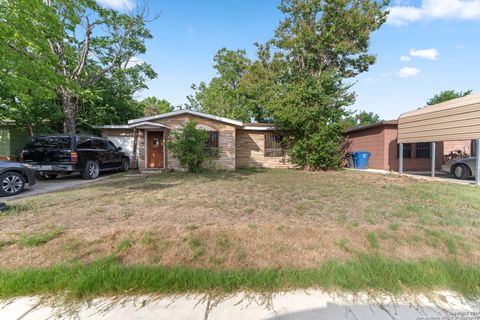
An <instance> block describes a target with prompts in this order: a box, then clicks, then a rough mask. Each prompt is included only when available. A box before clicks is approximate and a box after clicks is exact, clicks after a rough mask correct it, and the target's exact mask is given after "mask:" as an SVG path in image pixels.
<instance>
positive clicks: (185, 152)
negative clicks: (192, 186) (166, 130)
mask: <svg viewBox="0 0 480 320" xmlns="http://www.w3.org/2000/svg"><path fill="white" fill-rule="evenodd" d="M172 136H173V139H172V140H171V141H169V143H168V148H169V149H170V150H172V152H173V155H174V156H175V158H177V159H178V161H179V162H180V165H181V166H182V167H183V168H185V169H187V171H188V172H198V171H199V170H200V168H201V165H202V163H203V161H204V160H205V158H206V154H205V150H204V149H205V144H206V142H207V139H208V133H207V131H206V130H204V129H198V128H197V122H196V121H194V120H190V121H188V122H187V123H186V124H185V126H183V128H182V129H179V130H175V131H173V132H172Z"/></svg>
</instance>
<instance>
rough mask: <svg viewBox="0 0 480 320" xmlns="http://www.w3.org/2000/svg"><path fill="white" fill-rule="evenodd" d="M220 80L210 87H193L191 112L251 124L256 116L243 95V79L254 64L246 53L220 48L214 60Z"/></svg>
mask: <svg viewBox="0 0 480 320" xmlns="http://www.w3.org/2000/svg"><path fill="white" fill-rule="evenodd" d="M213 60H214V66H213V67H214V68H215V69H216V70H217V77H214V78H213V79H212V80H211V81H210V82H209V83H208V84H207V83H205V82H201V83H200V84H199V85H192V89H193V90H194V95H193V96H189V97H188V100H189V103H188V106H187V108H188V109H194V110H198V111H201V112H205V113H210V114H214V115H217V116H221V117H226V118H231V119H237V120H241V121H249V120H250V118H251V117H254V116H255V114H254V112H253V110H251V109H250V108H249V106H248V104H247V102H246V97H245V94H244V93H243V92H242V88H241V81H242V77H243V76H244V75H245V74H246V73H247V72H248V69H249V67H250V65H251V61H250V60H249V59H248V58H247V57H246V52H245V50H236V51H232V50H227V49H226V48H222V49H220V50H219V51H218V52H217V54H216V55H215V57H214V59H213Z"/></svg>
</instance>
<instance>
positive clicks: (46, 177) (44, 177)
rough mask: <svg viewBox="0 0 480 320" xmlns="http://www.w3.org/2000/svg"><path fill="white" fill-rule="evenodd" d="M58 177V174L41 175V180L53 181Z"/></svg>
mask: <svg viewBox="0 0 480 320" xmlns="http://www.w3.org/2000/svg"><path fill="white" fill-rule="evenodd" d="M57 176H58V174H54V173H52V174H42V178H43V180H53V179H56V178H57Z"/></svg>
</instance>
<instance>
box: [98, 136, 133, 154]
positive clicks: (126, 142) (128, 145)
mask: <svg viewBox="0 0 480 320" xmlns="http://www.w3.org/2000/svg"><path fill="white" fill-rule="evenodd" d="M106 138H107V139H109V140H110V141H112V142H113V143H114V144H115V145H116V146H117V147H121V148H122V150H123V151H124V152H126V153H127V154H128V156H129V157H130V159H132V158H133V137H125V136H106ZM137 159H138V149H137Z"/></svg>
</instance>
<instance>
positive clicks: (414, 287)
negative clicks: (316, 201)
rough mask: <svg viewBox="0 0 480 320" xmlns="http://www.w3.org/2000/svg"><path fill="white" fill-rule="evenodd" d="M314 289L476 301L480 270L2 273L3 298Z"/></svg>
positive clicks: (406, 266) (383, 265)
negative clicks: (437, 293)
mask: <svg viewBox="0 0 480 320" xmlns="http://www.w3.org/2000/svg"><path fill="white" fill-rule="evenodd" d="M311 287H318V288H322V289H325V290H336V289H343V290H348V291H353V292H358V291H360V290H362V291H363V290H375V291H379V292H389V293H400V292H402V291H404V290H406V291H408V292H411V291H414V292H428V291H432V290H442V289H449V290H453V291H456V292H458V293H460V294H463V295H465V296H468V297H476V296H479V295H480V268H479V267H478V266H464V265H462V264H460V263H459V262H456V261H438V260H424V261H419V262H404V261H397V260H388V259H385V258H382V257H380V256H378V255H359V256H356V257H355V258H352V259H351V260H349V261H347V262H338V261H329V262H325V263H323V264H322V265H321V266H319V267H318V268H315V269H278V268H277V269H262V270H251V269H244V270H232V271H223V270H211V269H195V268H190V267H183V266H178V267H164V266H147V265H136V266H124V265H122V264H121V263H120V262H119V261H118V260H117V259H115V258H105V259H101V260H97V261H95V262H93V263H91V264H88V265H81V264H75V265H71V266H64V265H63V266H56V267H50V268H39V269H23V270H3V271H0V298H3V299H5V298H10V297H15V296H27V295H32V294H63V295H67V296H70V297H72V298H86V297H94V296H100V295H112V294H125V293H127V292H128V294H148V293H163V294H179V293H186V292H218V293H231V292H235V291H242V290H245V291H254V292H273V291H280V290H289V289H294V288H311Z"/></svg>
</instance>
